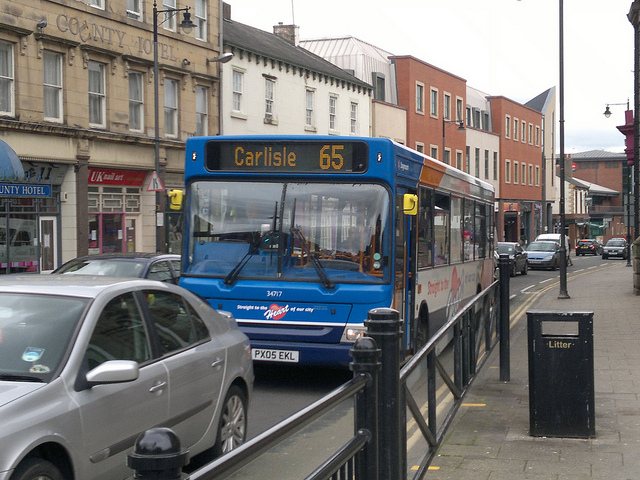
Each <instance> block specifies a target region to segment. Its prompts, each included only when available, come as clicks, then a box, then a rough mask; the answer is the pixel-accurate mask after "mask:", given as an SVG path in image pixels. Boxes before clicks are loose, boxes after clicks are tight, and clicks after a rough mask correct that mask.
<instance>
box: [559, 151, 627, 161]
mask: <svg viewBox="0 0 640 480" xmlns="http://www.w3.org/2000/svg"><path fill="white" fill-rule="evenodd" d="M626 159H627V154H626V153H618V152H607V151H606V150H589V151H586V152H578V153H572V154H571V160H577V161H580V160H582V161H585V160H615V161H618V162H620V161H622V160H626Z"/></svg>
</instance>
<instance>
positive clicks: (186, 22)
mask: <svg viewBox="0 0 640 480" xmlns="http://www.w3.org/2000/svg"><path fill="white" fill-rule="evenodd" d="M189 8H190V7H184V8H167V9H163V10H158V5H157V3H156V0H154V1H153V110H154V111H153V115H154V130H155V132H154V135H155V138H154V144H155V156H154V159H155V173H156V174H158V175H160V120H159V107H158V25H159V24H158V15H159V14H161V13H166V14H168V16H167V17H166V18H165V19H164V20H163V21H162V22H160V24H162V23H164V22H165V21H166V20H168V19H169V18H171V17H173V16H174V15H176V14H177V13H178V12H183V14H182V15H183V18H182V22H181V23H180V27H181V28H186V29H188V28H193V27H194V26H195V24H194V23H193V22H192V21H191V14H190V13H189ZM163 176H164V175H163ZM163 176H160V178H161V180H163V178H162V177H163ZM163 183H164V182H163ZM161 194H162V195H164V192H156V218H155V222H156V251H158V252H164V251H165V246H164V231H163V226H162V225H163V224H162V223H161V222H159V221H158V215H164V210H163V209H162V208H161V207H162V206H163V205H164V202H163V201H162V200H163V197H161Z"/></svg>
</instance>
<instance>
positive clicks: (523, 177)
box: [520, 163, 527, 185]
mask: <svg viewBox="0 0 640 480" xmlns="http://www.w3.org/2000/svg"><path fill="white" fill-rule="evenodd" d="M521 166H522V175H520V180H522V185H526V184H527V165H526V164H525V163H523V164H522V165H521Z"/></svg>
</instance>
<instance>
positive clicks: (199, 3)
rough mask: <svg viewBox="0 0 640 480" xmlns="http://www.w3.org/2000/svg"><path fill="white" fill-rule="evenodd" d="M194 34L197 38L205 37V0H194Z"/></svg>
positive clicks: (203, 38)
mask: <svg viewBox="0 0 640 480" xmlns="http://www.w3.org/2000/svg"><path fill="white" fill-rule="evenodd" d="M194 23H195V24H196V31H195V36H196V38H197V39H198V40H206V39H207V2H206V0H196V8H195V22H194Z"/></svg>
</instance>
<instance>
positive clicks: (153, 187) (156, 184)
mask: <svg viewBox="0 0 640 480" xmlns="http://www.w3.org/2000/svg"><path fill="white" fill-rule="evenodd" d="M163 190H164V185H162V181H161V180H160V177H159V176H158V172H156V171H155V170H154V171H153V173H152V174H151V179H150V180H149V185H148V186H147V192H162V191H163Z"/></svg>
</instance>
